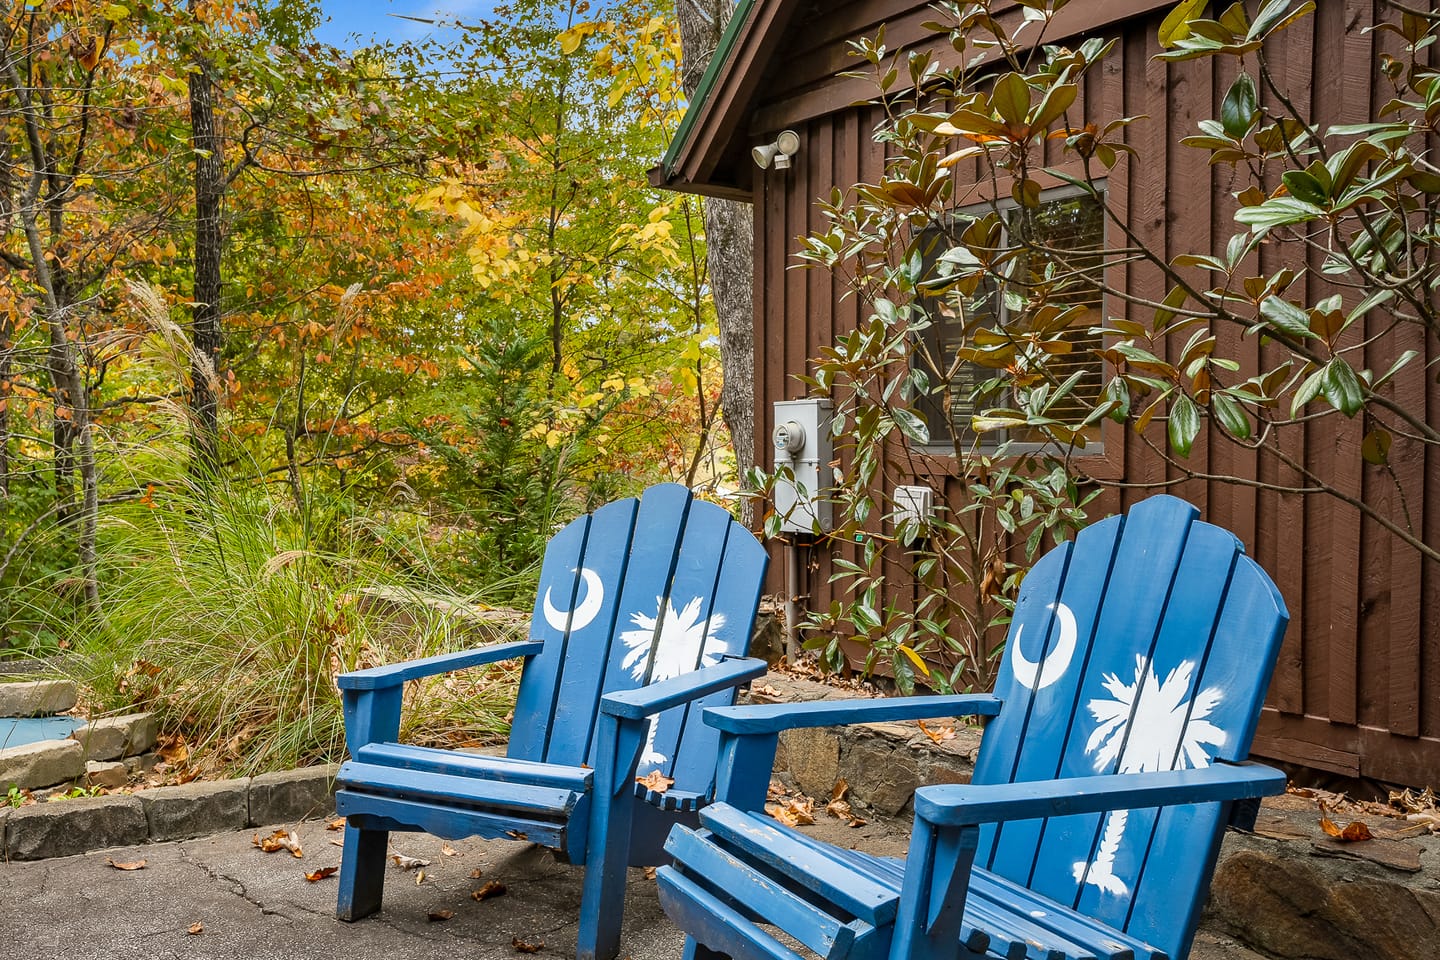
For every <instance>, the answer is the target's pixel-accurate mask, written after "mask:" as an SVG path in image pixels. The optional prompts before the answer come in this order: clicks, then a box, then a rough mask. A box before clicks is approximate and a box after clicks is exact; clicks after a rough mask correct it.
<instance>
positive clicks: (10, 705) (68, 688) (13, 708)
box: [0, 680, 76, 717]
mask: <svg viewBox="0 0 1440 960" xmlns="http://www.w3.org/2000/svg"><path fill="white" fill-rule="evenodd" d="M75 696H76V689H75V682H74V681H73V680H26V681H22V682H13V681H12V682H7V683H0V717H43V716H49V715H50V714H55V713H64V712H65V711H66V710H69V709H71V708H73V707H74V706H75Z"/></svg>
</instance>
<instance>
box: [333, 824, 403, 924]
mask: <svg viewBox="0 0 1440 960" xmlns="http://www.w3.org/2000/svg"><path fill="white" fill-rule="evenodd" d="M389 839H390V833H389V831H388V830H362V829H360V828H359V827H352V826H350V825H349V824H348V823H347V824H346V825H345V850H344V853H343V856H342V857H341V859H340V896H339V899H338V902H337V903H336V907H335V916H337V917H339V918H340V919H341V920H346V921H351V920H359V919H360V918H361V917H368V916H369V915H370V914H372V913H374V912H375V911H376V910H379V909H380V895H381V891H382V889H383V888H384V886H385V848H386V846H387V844H388V842H389Z"/></svg>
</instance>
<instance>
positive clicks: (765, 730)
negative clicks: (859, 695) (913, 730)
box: [705, 693, 1003, 735]
mask: <svg viewBox="0 0 1440 960" xmlns="http://www.w3.org/2000/svg"><path fill="white" fill-rule="evenodd" d="M1002 702H1003V701H1001V700H1000V699H999V698H998V697H993V696H991V695H990V694H985V693H976V694H968V693H967V694H954V695H951V696H933V697H895V698H890V699H884V700H812V701H810V702H809V703H773V704H771V703H765V704H749V705H747V706H743V707H707V708H706V710H705V722H706V723H708V724H709V725H710V726H712V727H716V728H718V729H720V730H723V731H725V732H726V733H731V734H737V735H744V734H774V733H779V732H780V731H781V730H791V729H794V728H796V727H833V726H839V725H841V724H851V723H878V722H880V721H887V720H888V721H895V720H924V719H928V718H930V717H993V716H995V715H996V714H998V713H999V712H1000V707H1001V705H1002Z"/></svg>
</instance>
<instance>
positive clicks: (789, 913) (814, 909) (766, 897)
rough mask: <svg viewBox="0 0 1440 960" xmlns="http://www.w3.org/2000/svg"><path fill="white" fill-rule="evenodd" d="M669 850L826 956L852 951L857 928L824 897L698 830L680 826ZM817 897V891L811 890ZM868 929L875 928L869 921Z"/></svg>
mask: <svg viewBox="0 0 1440 960" xmlns="http://www.w3.org/2000/svg"><path fill="white" fill-rule="evenodd" d="M665 850H666V851H667V852H668V853H670V854H671V855H672V856H674V857H675V859H676V860H677V861H679V862H681V863H684V864H685V870H686V872H687V873H688V874H690V875H692V876H693V877H695V878H696V879H697V881H698V882H700V883H701V884H702V885H705V884H704V880H705V878H712V879H714V880H720V879H721V878H723V881H722V883H720V884H719V885H718V886H719V887H720V892H721V894H722V895H723V896H724V897H725V898H726V899H729V900H733V901H734V902H736V903H739V904H741V905H742V906H744V907H746V908H748V909H749V910H751V911H753V912H754V913H756V914H759V915H761V916H764V917H765V918H766V919H767V920H769V921H771V922H773V923H775V924H777V925H778V926H780V927H782V928H784V929H785V930H787V931H788V932H789V933H790V935H791V936H793V937H794V938H795V939H796V940H799V941H800V942H801V943H803V944H805V946H807V947H809V948H810V949H811V950H813V951H815V952H816V953H818V954H819V955H820V956H822V957H830V958H833V957H843V956H846V955H847V954H848V953H849V947H850V943H851V941H852V940H853V939H854V938H855V930H854V928H853V927H851V926H850V925H849V924H844V923H841V922H840V920H838V919H837V918H836V917H834V916H833V915H832V914H830V913H828V912H826V910H825V909H824V904H823V902H822V903H821V904H820V905H816V904H814V903H811V902H810V900H809V899H807V898H806V897H805V896H802V895H801V894H800V893H797V892H795V891H792V890H789V889H787V888H786V887H785V886H784V885H783V884H781V883H780V882H779V881H778V880H776V879H775V878H773V877H770V876H768V875H767V874H765V873H764V872H762V871H760V870H758V869H756V868H755V866H754V865H752V864H748V863H745V862H744V861H743V860H741V859H740V858H738V857H736V856H735V855H733V854H731V853H728V852H727V851H725V850H723V849H721V848H720V847H719V846H718V845H716V844H714V843H706V842H705V841H704V840H702V839H700V838H699V837H697V836H696V834H695V832H694V831H693V830H689V829H686V828H685V827H676V828H675V829H674V830H672V831H671V832H670V837H669V839H667V840H666V841H665ZM811 896H813V894H812V895H811ZM864 929H865V930H867V931H868V930H873V929H874V928H873V927H871V926H870V925H869V924H865V925H864Z"/></svg>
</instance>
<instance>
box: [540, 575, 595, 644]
mask: <svg viewBox="0 0 1440 960" xmlns="http://www.w3.org/2000/svg"><path fill="white" fill-rule="evenodd" d="M580 576H581V577H582V578H583V579H584V580H585V599H584V600H581V601H580V605H579V606H577V607H576V608H575V609H574V610H571V611H568V612H567V611H565V610H556V609H555V604H553V603H551V602H550V588H549V587H546V588H545V599H544V601H543V602H542V604H541V608H542V610H543V611H544V613H545V622H546V623H548V624H550V626H552V627H554V628H555V629H556V630H559V631H560V632H561V633H564V632H565V626H566V621H567V620H568V621H569V626H570V629H571V631H575V630H583V629H585V628H586V627H588V626H589V625H590V621H591V620H594V619H595V615H596V614H597V613H599V612H600V605H601V604H602V603H604V602H605V585H604V584H603V583H601V582H600V574H598V573H596V572H595V571H594V570H591V569H589V568H588V567H587V568H582V569H581V570H580Z"/></svg>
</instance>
